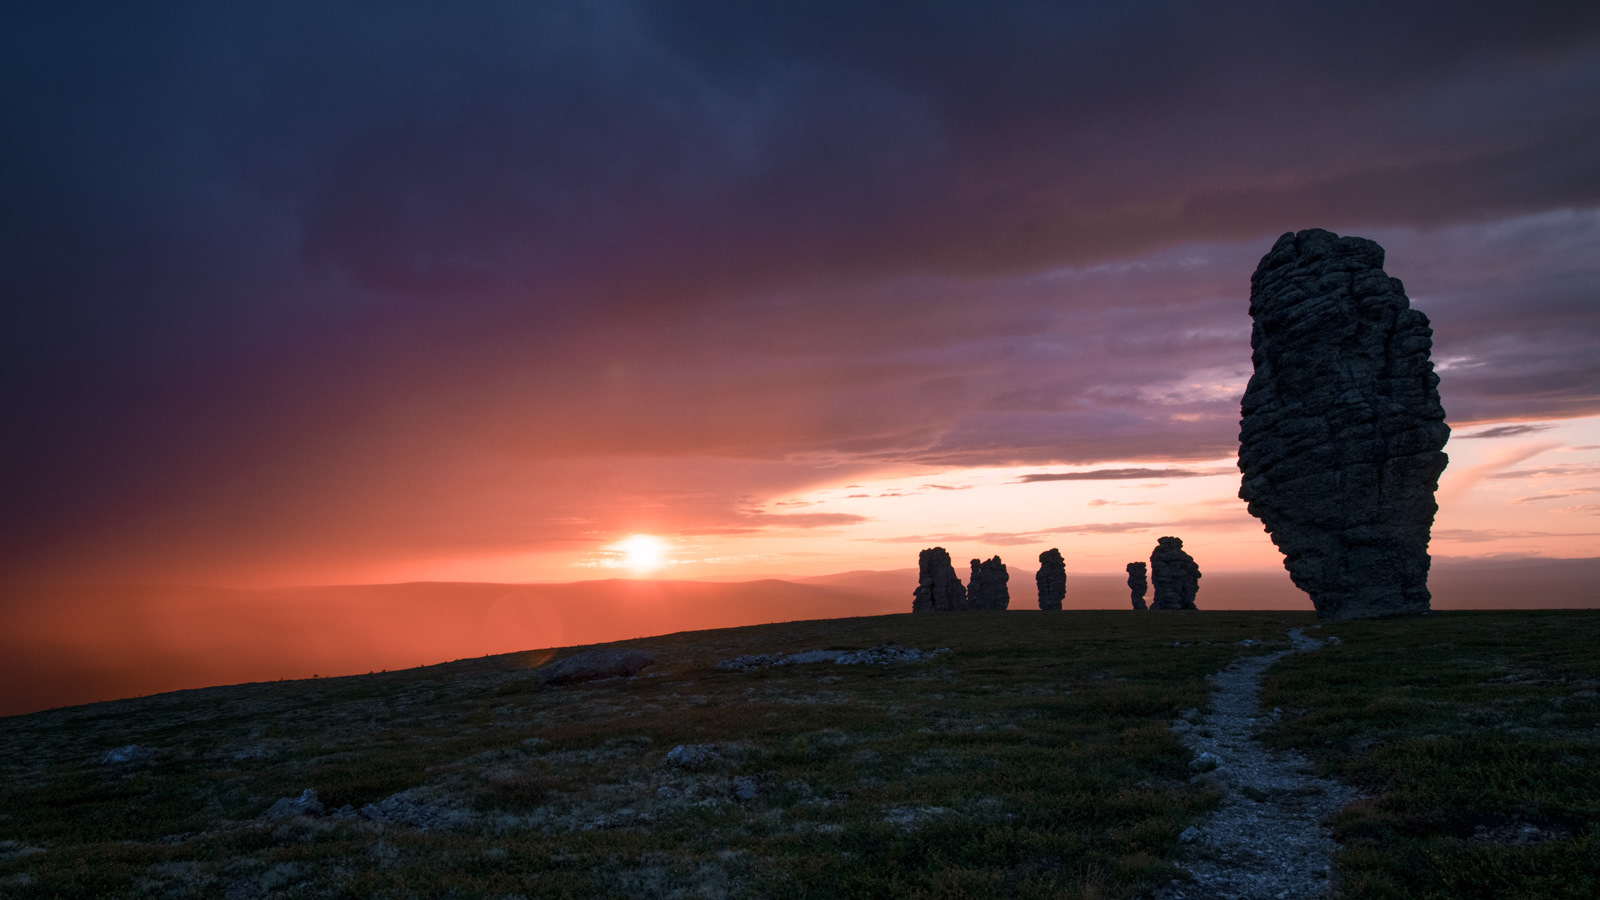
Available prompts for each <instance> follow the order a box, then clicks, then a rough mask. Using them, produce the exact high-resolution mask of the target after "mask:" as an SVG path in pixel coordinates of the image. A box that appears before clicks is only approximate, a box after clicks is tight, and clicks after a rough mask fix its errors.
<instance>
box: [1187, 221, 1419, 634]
mask: <svg viewBox="0 0 1600 900" xmlns="http://www.w3.org/2000/svg"><path fill="white" fill-rule="evenodd" d="M1383 259H1384V254H1383V248H1382V247H1380V246H1378V245H1377V244H1376V243H1374V242H1373V241H1369V240H1366V239H1364V238H1358V237H1339V236H1338V235H1336V234H1333V233H1331V232H1328V231H1323V230H1322V229H1320V228H1313V229H1309V230H1307V231H1301V232H1299V233H1297V234H1285V235H1284V236H1282V237H1280V238H1278V242H1277V243H1276V244H1274V245H1273V246H1272V250H1271V251H1270V252H1268V253H1267V255H1266V256H1264V257H1262V258H1261V264H1260V265H1259V266H1257V267H1256V271H1255V274H1254V275H1252V276H1251V278H1250V315H1251V317H1252V318H1253V319H1254V320H1255V325H1254V328H1253V329H1252V332H1251V335H1250V346H1251V348H1252V349H1253V353H1252V354H1251V361H1252V362H1253V363H1254V365H1255V374H1254V375H1253V376H1252V377H1251V379H1250V386H1249V388H1248V389H1247V390H1246V391H1245V395H1244V400H1243V402H1242V403H1241V404H1240V406H1241V410H1240V411H1241V422H1240V429H1239V469H1240V471H1241V472H1242V473H1243V479H1242V482H1241V485H1240V488H1239V497H1240V498H1241V499H1243V500H1245V501H1246V502H1247V503H1249V508H1250V513H1251V514H1252V515H1254V516H1255V517H1256V518H1258V519H1260V520H1261V522H1262V524H1263V525H1265V526H1266V530H1267V532H1268V533H1269V534H1271V535H1272V542H1273V543H1274V544H1276V545H1277V546H1278V549H1279V550H1281V551H1282V552H1283V557H1284V567H1285V568H1287V569H1288V570H1289V575H1290V577H1291V578H1293V579H1294V583H1295V585H1296V586H1298V587H1299V588H1300V589H1301V590H1303V591H1305V592H1306V593H1308V594H1310V595H1311V602H1312V603H1313V604H1315V605H1316V608H1317V616H1318V618H1323V619H1352V618H1365V617H1369V616H1381V615H1392V614H1396V613H1420V612H1426V611H1427V609H1428V605H1429V601H1430V599H1431V597H1430V595H1429V593H1428V567H1429V562H1430V560H1429V558H1428V539H1429V537H1430V532H1431V531H1432V528H1433V517H1434V513H1435V512H1437V511H1438V504H1436V503H1435V502H1434V496H1433V495H1434V491H1435V490H1437V489H1438V486H1439V474H1440V473H1441V472H1443V471H1444V467H1445V464H1446V462H1447V458H1446V456H1445V454H1444V453H1443V452H1442V451H1443V448H1444V445H1445V441H1446V440H1447V439H1448V438H1449V436H1450V429H1449V427H1448V426H1446V425H1445V423H1444V407H1443V406H1441V405H1440V403H1439V389H1438V384H1439V377H1438V376H1437V375H1435V374H1434V372H1433V364H1432V363H1431V362H1430V361H1429V354H1430V353H1431V351H1432V348H1433V331H1432V329H1431V328H1429V326H1428V317H1427V316H1425V315H1423V314H1422V313H1421V312H1420V311H1418V310H1414V309H1411V308H1410V302H1409V301H1408V300H1407V299H1406V294H1405V288H1404V286H1403V285H1402V284H1401V283H1400V281H1399V280H1398V279H1395V278H1390V277H1389V276H1388V274H1387V273H1385V272H1384V270H1383ZM1159 577H1160V576H1159V575H1158V576H1157V578H1158V579H1159ZM1158 584H1159V581H1158ZM1157 590H1158V592H1159V590H1160V588H1159V587H1158V588H1157Z"/></svg>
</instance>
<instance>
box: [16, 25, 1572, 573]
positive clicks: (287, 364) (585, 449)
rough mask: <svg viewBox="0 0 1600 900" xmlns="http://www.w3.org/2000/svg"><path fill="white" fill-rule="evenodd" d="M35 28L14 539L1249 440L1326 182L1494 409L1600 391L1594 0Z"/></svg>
mask: <svg viewBox="0 0 1600 900" xmlns="http://www.w3.org/2000/svg"><path fill="white" fill-rule="evenodd" d="M1443 21H1448V22H1449V23H1450V27H1448V28H1444V27H1439V23H1440V22H1443ZM1374 22H1381V23H1382V27H1373V25H1372V23H1374ZM0 71H3V72H4V80H3V82H0V83H3V84H5V86H6V87H5V88H4V90H3V92H0V115H4V117H5V121H6V122H7V128H6V129H5V130H4V133H3V134H0V156H3V158H4V159H5V160H6V166H5V172H4V175H3V176H0V271H3V273H4V278H3V280H0V283H3V287H0V291H3V292H4V303H3V304H0V385H4V387H3V388H0V417H3V421H5V422H6V423H7V425H6V429H5V435H4V438H3V439H0V465H3V466H4V468H5V471H6V472H7V473H8V474H7V475H6V476H5V479H4V482H3V484H0V508H4V509H5V510H7V515H6V516H4V517H0V547H3V548H4V550H3V551H0V554H3V555H0V576H4V575H8V574H11V573H13V572H18V571H22V570H26V569H31V568H39V569H40V570H41V571H42V570H44V569H52V570H54V571H56V572H60V571H76V570H77V567H78V566H80V565H90V566H91V568H93V570H94V571H96V572H101V571H107V572H109V571H112V570H113V569H115V568H116V567H117V566H131V565H135V564H136V563H137V565H140V566H148V567H149V572H150V573H152V574H151V577H156V576H157V575H162V576H163V577H164V576H165V575H166V574H170V573H185V572H186V573H188V574H189V575H194V576H195V577H199V576H200V575H201V574H204V575H206V576H207V577H218V578H225V577H227V573H228V572H230V571H234V569H232V568H230V567H241V566H243V567H249V566H254V567H255V568H257V569H260V570H270V569H271V568H272V566H274V565H278V564H281V563H283V562H284V561H287V560H293V559H311V558H317V559H320V558H322V557H323V556H326V557H327V558H328V559H329V560H333V559H335V558H339V557H341V556H343V557H350V558H357V557H359V558H361V559H366V560H372V561H374V565H376V564H378V563H379V562H381V561H383V560H389V559H394V558H402V557H407V556H414V555H418V554H448V553H451V552H457V551H459V550H461V549H462V548H476V549H482V548H485V547H494V548H503V549H506V550H508V551H515V550H520V549H525V548H527V547H529V546H535V545H538V546H544V545H547V544H549V543H552V542H563V541H581V540H590V541H593V540H598V539H600V538H601V537H602V536H604V535H605V534H607V529H610V528H614V527H622V526H627V525H629V524H630V523H636V522H640V521H645V520H651V521H655V522H657V523H659V524H662V525H663V528H665V527H666V522H667V519H668V518H671V517H676V518H674V520H673V522H674V525H675V527H684V528H694V527H706V528H710V527H726V528H738V527H756V526H754V525H751V523H748V522H747V523H745V524H744V525H740V524H739V521H738V517H737V510H738V509H740V508H741V507H740V505H739V504H740V502H741V499H740V498H741V497H743V496H745V493H747V492H748V490H749V489H762V490H765V489H769V488H774V487H777V486H780V485H781V486H794V485H801V484H808V483H812V482H814V481H815V480H816V479H818V478H819V477H820V476H819V475H818V472H820V471H823V470H828V471H833V472H835V473H836V472H837V469H830V468H829V467H836V466H846V467H849V466H857V465H859V466H862V467H864V468H869V467H870V466H871V465H874V464H882V463H903V462H924V463H930V464H940V465H1003V464H1036V465H1094V464H1096V463H1097V462H1103V461H1109V460H1119V461H1122V460H1140V461H1148V462H1150V463H1152V464H1153V465H1160V464H1162V463H1173V464H1178V463H1183V462H1186V461H1191V460H1196V459H1204V458H1218V457H1225V456H1227V455H1229V454H1231V453H1232V452H1233V450H1234V446H1235V439H1236V435H1237V415H1238V412H1237V399H1238V392H1239V391H1240V390H1241V389H1242V386H1243V379H1244V378H1246V377H1247V376H1248V354H1249V350H1248V335H1249V323H1248V320H1247V319H1246V318H1245V317H1244V314H1243V309H1242V303H1243V297H1244V295H1245V293H1246V291H1247V280H1248V276H1249V272H1250V270H1251V268H1252V267H1253V266H1254V264H1255V261H1256V260H1257V259H1258V258H1259V257H1260V255H1261V253H1262V252H1264V250H1265V248H1266V247H1267V246H1268V245H1269V244H1270V242H1271V240H1272V239H1273V238H1274V237H1275V236H1276V235H1277V234H1278V233H1279V232H1281V231H1283V230H1287V229H1291V228H1299V227H1304V226H1308V225H1313V224H1320V225H1326V226H1329V227H1334V228H1338V229H1345V230H1350V229H1356V230H1359V231H1360V232H1361V233H1365V234H1369V235H1370V236H1373V237H1376V238H1378V239H1379V240H1381V241H1383V242H1384V244H1385V246H1387V247H1388V248H1389V250H1390V261H1391V271H1392V272H1393V273H1394V274H1397V275H1400V276H1401V277H1403V278H1404V279H1405V280H1406V281H1407V283H1408V284H1409V285H1411V286H1412V290H1413V293H1414V296H1415V299H1416V302H1417V305H1418V306H1419V307H1420V308H1423V309H1424V310H1426V311H1427V312H1428V313H1429V314H1430V316H1432V317H1433V319H1434V325H1435V330H1436V337H1437V348H1438V355H1439V358H1440V359H1441V361H1442V365H1441V374H1442V376H1443V378H1444V382H1443V385H1442V388H1441V389H1442V391H1443V392H1444V395H1445V402H1446V406H1447V409H1449V411H1450V413H1451V417H1452V421H1453V422H1456V423H1461V424H1470V423H1473V422H1485V423H1490V422H1496V421H1505V420H1511V419H1529V418H1538V417H1542V418H1559V417H1562V416H1571V415H1580V414H1588V413H1592V412H1596V411H1600V363H1596V361H1595V358H1594V354H1593V347H1594V346H1596V345H1597V343H1600V317H1597V315H1596V313H1595V311H1594V305H1593V302H1592V301H1593V298H1594V296H1595V292H1596V290H1597V289H1600V275H1597V272H1600V260H1597V253H1596V251H1595V249H1594V248H1595V247H1597V246H1600V216H1597V214H1596V213H1595V212H1594V211H1593V210H1594V208H1595V207H1596V206H1597V205H1600V178H1597V175H1596V169H1595V167H1594V166H1593V163H1592V161H1593V160H1594V159H1595V158H1600V111H1597V110H1596V108H1595V106H1594V104H1593V97H1594V96H1595V95H1596V94H1597V92H1600V7H1596V6H1595V5H1594V4H1580V3H1572V4H1562V3H1543V4H1532V5H1526V4H1524V5H1521V6H1518V7H1516V8H1510V7H1506V6H1504V5H1503V4H1492V3H1468V4H1465V5H1463V4H1459V3H1449V4H1446V3H1442V2H1441V3H1421V4H1407V5H1405V6H1404V7H1397V6H1395V5H1393V4H1383V5H1378V4H1375V3H1374V4H1363V3H1357V4H1354V5H1350V4H1344V5H1341V6H1339V7H1337V8H1335V7H1318V6H1306V5H1301V6H1296V5H1294V4H1253V3H1235V4H1225V5H1212V6H1208V7H1207V8H1205V9H1204V10H1201V9H1198V8H1194V7H1191V6H1189V5H1185V4H1177V3H1147V4H1123V5H1118V6H1116V7H1115V8H1111V7H1104V6H1095V5H1084V4H1078V5H1072V4H1066V5H1059V4H1058V5H1044V4H1037V3H1031V2H1016V3H1002V4H986V5H984V6H982V7H981V8H979V7H976V6H973V5H971V4H958V3H931V4H922V5H919V6H918V7H917V9H916V10H915V12H914V13H912V12H908V11H907V8H906V7H905V6H904V5H902V4H881V3H849V4H845V3H805V4H800V3H772V4H767V3H763V4H741V3H710V2H708V3H662V4H641V3H629V2H609V3H607V2H601V3H549V4H524V3H510V2H504V3H494V2H490V3H479V4H471V5H470V6H465V7H464V6H461V5H459V4H455V5H452V4H433V3H409V4H404V5H401V6H392V5H383V4H366V3H356V2H326V3H296V2H285V3H274V4H268V5H259V6H217V5H210V4H198V3H194V4H167V5H163V6H162V7H160V8H159V9H157V8H155V7H144V6H137V5H133V6H130V5H126V4H114V3H100V4H93V3H91V4H79V5H71V6H66V5H49V4H46V5H33V6H26V5H23V6H18V5H15V4H14V5H13V6H12V7H7V8H6V11H5V12H3V13H0ZM641 458H652V459H668V460H675V461H676V462H675V463H673V464H672V465H664V466H662V467H660V468H651V467H648V466H647V467H645V469H644V471H646V472H647V473H650V475H651V477H656V478H660V479H662V481H661V482H659V483H651V484H646V483H643V482H642V481H641V482H630V483H628V484H626V485H622V486H619V485H618V483H617V482H616V480H611V481H607V480H606V479H604V478H599V477H596V478H594V479H580V480H579V481H578V482H575V483H568V482H564V481H563V480H562V479H564V478H568V477H570V476H571V473H572V472H573V471H575V470H576V469H580V468H582V465H580V464H579V463H577V462H573V460H580V461H583V460H587V461H603V460H637V459H641ZM709 459H720V460H731V461H734V462H732V463H730V464H729V465H730V466H732V468H734V469H740V467H748V469H742V470H741V472H742V473H743V474H738V475H724V474H723V470H721V469H719V468H718V466H717V465H716V464H710V463H706V462H705V460H709ZM795 460H800V462H798V463H796V462H794V461H795ZM786 461H787V463H788V464H790V465H791V468H789V469H787V470H785V472H784V473H782V474H778V473H777V471H776V469H777V468H781V466H780V465H779V464H780V463H785V462H786ZM769 465H771V466H772V467H773V468H764V469H762V473H761V474H760V475H755V474H750V473H751V472H754V470H755V469H758V468H762V467H764V466H769ZM1162 477H1171V476H1162ZM693 478H704V479H708V480H710V481H717V480H720V479H724V478H727V479H730V480H731V481H732V482H733V483H734V484H735V486H731V487H727V488H726V489H724V488H723V487H717V488H715V489H708V490H707V491H706V492H704V493H703V494H696V495H694V496H693V497H690V498H685V497H682V496H678V495H676V494H674V493H673V492H672V491H671V490H669V488H671V487H672V486H673V485H676V484H681V483H685V480H687V479H693ZM580 486H583V487H580ZM608 492H609V493H608ZM641 498H646V499H647V500H648V502H644V503H643V505H642V506H639V505H635V501H639V500H641ZM648 498H655V499H648ZM575 519H576V520H581V521H582V522H583V523H584V524H583V525H582V526H581V527H575V526H574V525H573V524H572V520H575ZM790 524H795V523H790ZM760 527H766V526H765V525H762V526H760ZM95 559H101V560H114V561H115V565H113V564H112V563H111V562H107V563H106V564H105V565H106V566H107V567H109V568H105V567H101V566H100V565H99V564H98V563H93V564H92V565H91V562H90V561H92V560H95ZM197 559H206V560H209V562H207V563H206V564H205V566H204V567H202V568H203V571H202V568H195V566H193V565H191V562H192V561H193V560H197ZM274 561H276V562H274ZM319 565H320V563H319ZM329 565H332V563H331V562H330V563H329ZM186 566H187V567H188V568H185V567H186ZM173 577H177V575H174V576H173ZM184 577H188V575H185V576H184Z"/></svg>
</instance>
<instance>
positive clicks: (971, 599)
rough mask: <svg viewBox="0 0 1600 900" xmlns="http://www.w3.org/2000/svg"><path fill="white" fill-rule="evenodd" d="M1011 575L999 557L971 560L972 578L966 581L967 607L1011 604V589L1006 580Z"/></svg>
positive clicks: (1001, 606)
mask: <svg viewBox="0 0 1600 900" xmlns="http://www.w3.org/2000/svg"><path fill="white" fill-rule="evenodd" d="M1010 580H1011V575H1010V574H1009V573H1008V572H1006V564H1005V563H1003V562H1001V561H1000V557H998V556H993V557H990V558H989V559H986V560H982V561H979V560H976V559H975V560H973V561H972V580H971V581H969V582H968V583H967V607H968V608H969V609H1005V608H1006V607H1008V606H1010V605H1011V590H1010V589H1009V588H1007V587H1006V582H1008V581H1010Z"/></svg>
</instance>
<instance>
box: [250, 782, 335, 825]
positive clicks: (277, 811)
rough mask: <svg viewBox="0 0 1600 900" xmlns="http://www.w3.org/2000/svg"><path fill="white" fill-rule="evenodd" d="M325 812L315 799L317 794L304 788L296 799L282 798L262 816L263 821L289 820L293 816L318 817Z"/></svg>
mask: <svg viewBox="0 0 1600 900" xmlns="http://www.w3.org/2000/svg"><path fill="white" fill-rule="evenodd" d="M325 812H327V810H325V809H323V808H322V801H320V800H318V799H317V792H316V791H315V790H313V789H311V788H306V789H305V790H303V791H301V792H300V796H298V797H284V798H283V799H282V800H279V801H278V802H277V803H274V804H272V806H270V807H268V808H267V811H266V812H265V813H263V814H262V816H261V817H262V818H263V819H267V820H268V821H271V820H274V819H289V818H293V817H294V816H320V815H322V814H324V813H325Z"/></svg>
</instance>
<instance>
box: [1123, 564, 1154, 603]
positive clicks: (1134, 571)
mask: <svg viewBox="0 0 1600 900" xmlns="http://www.w3.org/2000/svg"><path fill="white" fill-rule="evenodd" d="M1149 587H1150V582H1149V581H1147V580H1145V565H1144V563H1142V562H1131V563H1128V593H1129V594H1132V595H1133V608H1134V609H1137V610H1143V609H1144V608H1145V605H1144V592H1145V591H1146V590H1147V589H1148V588H1149Z"/></svg>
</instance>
